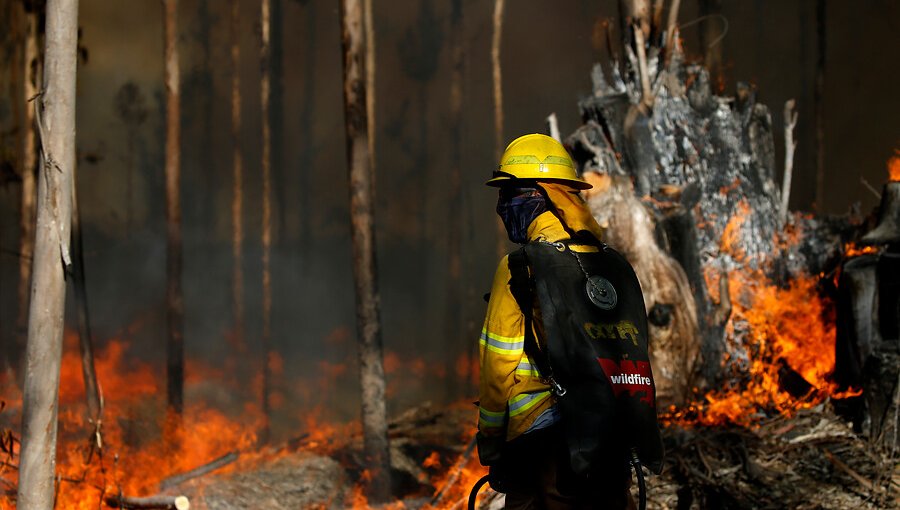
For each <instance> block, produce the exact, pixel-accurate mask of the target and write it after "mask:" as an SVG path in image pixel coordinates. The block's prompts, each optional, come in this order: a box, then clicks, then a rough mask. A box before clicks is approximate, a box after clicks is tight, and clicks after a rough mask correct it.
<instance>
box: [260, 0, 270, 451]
mask: <svg viewBox="0 0 900 510" xmlns="http://www.w3.org/2000/svg"><path fill="white" fill-rule="evenodd" d="M270 10H271V0H262V2H261V4H260V21H261V26H262V34H261V35H262V40H261V44H260V48H259V60H260V69H261V70H262V76H261V78H260V104H261V105H262V188H263V189H262V193H263V196H262V205H263V207H262V290H263V296H262V313H263V317H262V338H261V342H260V344H261V347H262V351H263V378H262V411H263V427H262V431H261V432H260V436H259V440H260V442H261V443H267V442H268V440H269V422H270V417H269V414H270V409H269V386H270V385H271V373H270V370H269V362H270V360H269V357H270V356H271V352H270V351H271V347H270V346H269V343H270V340H271V333H272V331H271V330H272V326H271V323H272V275H271V270H270V267H269V265H270V261H271V251H272V200H271V195H272V184H271V180H272V179H271V158H272V134H271V125H270V122H271V120H272V119H271V117H270V115H269V113H270V112H269V92H270V81H269V79H270V74H269V71H270V69H269V41H270V29H271V16H270Z"/></svg>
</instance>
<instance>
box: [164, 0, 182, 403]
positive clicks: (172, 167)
mask: <svg viewBox="0 0 900 510" xmlns="http://www.w3.org/2000/svg"><path fill="white" fill-rule="evenodd" d="M163 6H164V12H165V82H166V225H167V229H166V233H167V241H168V242H167V253H166V274H167V286H166V311H167V324H168V341H167V345H166V358H167V362H166V369H167V371H166V375H167V384H166V397H167V402H168V404H169V407H170V409H171V410H172V411H173V412H174V413H175V415H176V416H180V415H181V413H182V411H183V409H184V331H183V328H184V296H183V294H182V289H181V272H182V271H181V264H182V233H181V190H180V184H181V148H180V146H179V140H180V139H181V104H180V103H181V96H180V78H179V69H178V17H177V16H178V0H163Z"/></svg>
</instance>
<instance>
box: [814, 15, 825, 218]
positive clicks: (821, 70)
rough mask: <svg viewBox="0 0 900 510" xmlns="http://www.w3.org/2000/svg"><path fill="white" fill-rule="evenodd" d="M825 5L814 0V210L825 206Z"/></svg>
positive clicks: (821, 209)
mask: <svg viewBox="0 0 900 510" xmlns="http://www.w3.org/2000/svg"><path fill="white" fill-rule="evenodd" d="M826 12H827V5H826V2H825V0H816V88H815V91H814V93H813V104H814V110H815V114H814V115H815V119H816V121H815V122H816V201H815V209H816V211H819V212H822V211H823V210H824V207H825V42H826V36H827V34H826V32H825V27H826V19H825V15H826Z"/></svg>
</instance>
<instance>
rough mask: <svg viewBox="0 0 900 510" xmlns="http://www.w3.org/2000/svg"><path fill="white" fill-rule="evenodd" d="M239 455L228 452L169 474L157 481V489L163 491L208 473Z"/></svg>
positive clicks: (225, 464)
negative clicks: (182, 471)
mask: <svg viewBox="0 0 900 510" xmlns="http://www.w3.org/2000/svg"><path fill="white" fill-rule="evenodd" d="M239 456H240V455H239V454H238V453H237V452H230V453H227V454H225V455H223V456H221V457H219V458H217V459H215V460H213V461H211V462H208V463H206V464H204V465H202V466H199V467H196V468H194V469H192V470H190V471H187V472H184V473H181V474H178V475H175V476H170V477H169V478H166V479H164V480H163V481H161V482H159V489H160V490H161V491H164V490H166V489H169V488H172V487H177V486H178V485H181V484H183V483H184V482H186V481H188V480H193V479H194V478H199V477H201V476H203V475H206V474H208V473H212V472H213V471H215V470H217V469H220V468H223V467H225V466H227V465H229V464H231V463H232V462H235V461H236V460H238V458H239Z"/></svg>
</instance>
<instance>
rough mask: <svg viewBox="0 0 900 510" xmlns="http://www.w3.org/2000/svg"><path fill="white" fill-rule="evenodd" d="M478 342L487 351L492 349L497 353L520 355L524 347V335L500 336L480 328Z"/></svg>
mask: <svg viewBox="0 0 900 510" xmlns="http://www.w3.org/2000/svg"><path fill="white" fill-rule="evenodd" d="M480 343H481V345H483V346H485V347H486V348H487V349H488V350H489V351H493V352H496V353H498V354H512V355H521V354H522V349H523V348H524V347H525V337H524V336H513V337H509V336H500V335H496V334H494V333H490V332H488V331H487V330H484V329H483V330H481V341H480Z"/></svg>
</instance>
